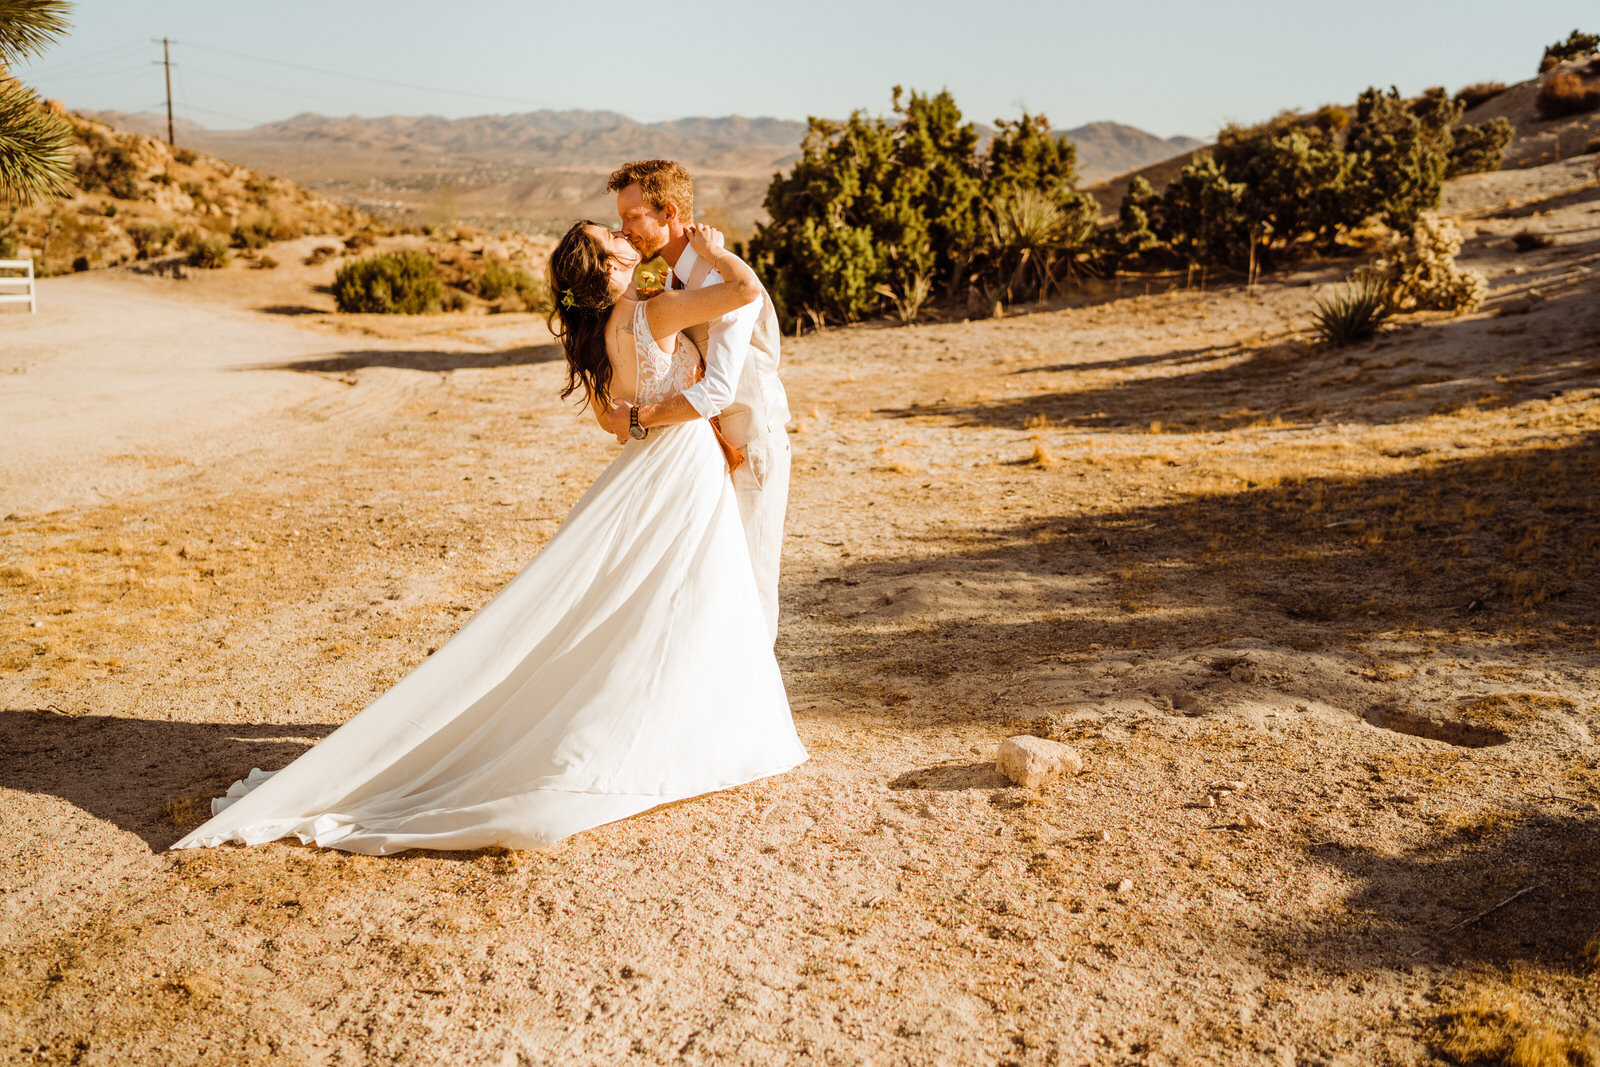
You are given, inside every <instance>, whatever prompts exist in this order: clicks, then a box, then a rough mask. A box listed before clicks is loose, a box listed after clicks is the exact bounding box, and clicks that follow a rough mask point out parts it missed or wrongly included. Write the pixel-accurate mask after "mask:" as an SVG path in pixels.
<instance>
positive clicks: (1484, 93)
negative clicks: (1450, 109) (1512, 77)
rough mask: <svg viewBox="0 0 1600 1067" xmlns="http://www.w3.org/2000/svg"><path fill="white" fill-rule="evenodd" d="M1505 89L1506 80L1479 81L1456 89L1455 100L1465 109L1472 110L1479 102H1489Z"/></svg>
mask: <svg viewBox="0 0 1600 1067" xmlns="http://www.w3.org/2000/svg"><path fill="white" fill-rule="evenodd" d="M1505 91H1506V83H1505V82H1477V83H1475V84H1473V85H1468V86H1464V87H1463V88H1461V89H1458V90H1456V96H1455V100H1456V103H1458V104H1460V105H1461V107H1462V109H1463V110H1465V111H1471V110H1472V109H1473V108H1475V107H1477V106H1478V105H1479V104H1485V103H1488V102H1489V101H1490V100H1493V99H1494V98H1495V97H1497V96H1499V95H1500V94H1501V93H1503V92H1505Z"/></svg>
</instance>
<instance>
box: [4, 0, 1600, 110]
mask: <svg viewBox="0 0 1600 1067" xmlns="http://www.w3.org/2000/svg"><path fill="white" fill-rule="evenodd" d="M1425 7H1426V8H1430V9H1432V10H1424V8H1425ZM1505 10H1506V9H1505V7H1504V5H1503V4H1499V5H1495V6H1491V5H1490V4H1488V3H1484V2H1467V3H1462V4H1458V5H1456V6H1455V7H1454V8H1453V9H1452V15H1451V17H1450V18H1448V19H1444V18H1441V17H1440V16H1439V15H1438V14H1437V9H1436V7H1435V6H1434V5H1421V4H1416V3H1411V4H1407V3H1403V2H1402V3H1399V4H1396V3H1393V2H1389V3H1380V2H1378V0H1356V2H1354V3H1352V4H1351V5H1347V6H1346V7H1345V8H1342V9H1341V10H1340V12H1339V17H1338V18H1336V19H1331V20H1330V19H1329V18H1328V17H1327V15H1326V13H1325V11H1323V10H1316V11H1306V12H1298V11H1293V10H1286V9H1285V7H1284V5H1281V4H1270V3H1266V2H1264V0H1224V2H1222V3H1220V4H1217V5H1210V6H1207V7H1206V8H1204V9H1200V8H1197V7H1194V6H1192V5H1186V4H1182V3H1179V2H1178V0H1153V2H1152V3H1151V4H1147V5H1143V6H1141V7H1140V8H1138V9H1122V8H1115V9H1114V8H1112V7H1110V6H1108V5H1093V6H1092V5H1062V4H1059V3H1055V4H1051V3H1046V2H1043V0H991V3H989V4H988V5H986V6H985V8H984V11H983V14H982V17H977V16H975V15H974V14H973V13H972V11H971V9H970V7H969V6H967V5H960V4H955V3H950V2H948V0H924V2H922V3H918V4H916V5H910V4H904V5H896V4H889V5H879V6H874V7H870V8H868V7H864V6H862V5H859V4H852V3H846V2H844V0H814V2H813V3H812V4H811V5H810V6H809V7H808V8H807V9H806V10H805V11H804V13H803V14H804V15H805V17H804V18H797V17H796V14H797V13H796V11H795V10H794V9H792V8H784V9H777V10H774V9H760V10H752V11H741V12H739V13H738V15H737V16H736V17H733V18H730V17H728V16H727V15H726V13H725V12H724V11H723V10H722V9H721V8H720V7H719V6H717V5H712V4H709V3H705V2H703V0H686V2H684V3H681V4H679V5H677V6H676V8H675V9H674V11H673V13H672V20H673V22H674V23H675V24H676V26H677V27H679V28H680V31H679V32H673V31H672V30H656V29H653V28H651V27H641V26H640V25H638V21H639V20H637V19H635V20H634V22H632V23H630V22H628V21H627V20H626V19H620V18H618V19H606V20H596V18H595V16H594V14H593V9H592V8H589V9H583V10H579V9H578V8H576V7H567V8H544V7H543V6H542V5H541V6H540V7H538V8H535V7H533V6H531V5H526V4H519V3H515V2H512V0H475V2H474V3H473V4H472V5H471V6H470V7H469V8H467V9H465V10H463V11H460V12H456V13H452V14H451V15H449V16H441V14H440V11H439V8H438V7H437V5H425V4H422V3H419V2H417V0H392V2H388V3H385V4H383V5H381V6H380V5H378V4H376V3H374V2H371V0H366V2H362V0H346V2H345V3H342V4H339V5H327V4H320V5H313V4H309V3H306V2H305V0H285V2H284V3H282V4H279V5H278V6H277V7H275V8H274V9H273V15H272V17H271V18H267V19H264V18H262V17H261V16H260V15H259V14H258V13H257V12H256V11H255V10H253V9H251V10H242V9H237V8H229V7H222V6H220V5H211V4H200V3H196V2H194V0H163V2H160V3H158V2H156V0H136V2H131V3H112V2H111V0H78V2H77V3H76V4H75V5H74V12H73V16H72V18H73V22H74V27H73V30H72V31H71V33H70V34H69V35H68V36H67V38H66V39H65V40H64V41H63V42H62V44H60V45H59V46H57V47H55V48H52V49H50V50H48V51H46V52H45V53H44V54H43V55H42V56H40V57H37V58H36V59H35V60H34V62H32V63H24V64H19V65H18V66H17V67H16V68H15V70H14V73H15V74H16V75H17V76H18V77H20V78H21V79H22V80H23V81H24V83H26V84H28V85H30V86H32V87H34V88H36V89H38V90H39V91H40V92H41V93H42V94H43V95H45V96H47V97H51V98H55V99H59V100H61V101H62V102H63V103H64V104H65V105H66V106H67V107H69V108H72V109H74V110H115V111H124V112H129V113H135V114H137V113H141V112H150V113H154V114H161V115H164V114H165V102H164V101H165V90H164V87H163V83H162V70H161V66H160V64H159V62H158V61H159V59H160V56H161V45H160V44H159V43H157V42H153V41H152V40H151V38H153V37H157V38H158V37H160V36H162V35H163V34H165V35H166V36H168V37H171V38H174V39H175V43H174V45H173V46H172V57H173V60H174V63H175V66H174V69H173V87H172V88H173V98H174V111H175V113H176V115H177V116H178V117H180V118H183V119H186V120H189V121H192V122H197V123H199V124H200V125H202V126H204V127H206V128H207V129H210V130H215V131H225V130H230V129H248V128H250V127H253V126H258V125H262V124H265V123H269V122H278V121H284V120H286V119H289V118H293V117H294V116H296V115H298V114H303V113H307V112H312V113H316V114H319V115H323V116H326V117H330V118H339V117H348V116H356V117H360V118H367V119H372V118H383V117H389V116H397V117H407V118H418V117H426V116H436V117H438V118H442V119H460V118H470V117H477V116H481V115H508V114H521V113H527V112H531V111H539V110H555V111H566V110H581V111H615V112H618V113H620V114H623V115H625V116H627V117H629V118H631V119H634V120H636V121H640V122H647V123H648V122H659V121H664V120H676V119H683V118H711V117H724V116H729V115H738V116H741V117H745V118H751V119H760V118H776V119H781V120H790V121H804V120H805V119H806V118H807V116H809V115H825V116H829V117H834V118H843V117H845V116H847V115H848V114H849V113H850V112H851V111H853V110H856V109H860V110H864V111H866V112H867V113H869V114H883V113H885V112H887V111H888V110H889V94H890V88H891V87H892V86H893V85H895V84H900V85H903V86H905V87H906V88H907V89H917V90H919V91H923V92H936V91H938V90H939V89H949V90H950V91H951V93H952V94H953V95H954V97H955V100H956V103H957V104H958V105H959V106H960V108H961V110H962V113H963V115H964V116H965V117H966V118H968V119H972V120H974V121H978V122H983V123H992V122H993V121H994V120H995V119H996V118H1011V117H1015V116H1016V115H1017V114H1019V113H1020V112H1021V111H1023V110H1024V109H1026V110H1028V111H1030V112H1032V113H1035V114H1038V113H1042V114H1045V115H1048V116H1049V118H1050V120H1051V123H1052V125H1054V126H1055V127H1056V128H1058V129H1070V128H1074V127H1078V126H1083V125H1087V124H1089V123H1091V122H1097V121H1104V122H1115V123H1119V124H1123V125H1128V126H1133V127H1136V128H1138V129H1141V130H1145V131H1148V132H1150V133H1153V134H1156V135H1157V136H1160V137H1163V138H1172V137H1179V136H1185V137H1198V138H1202V139H1209V138H1210V137H1211V135H1213V134H1214V133H1215V131H1216V130H1217V129H1218V128H1220V126H1222V125H1223V124H1225V123H1227V122H1232V121H1238V122H1252V121H1258V120H1260V119H1263V118H1267V117H1269V116H1271V115H1272V114H1275V113H1277V112H1278V111H1281V110H1283V109H1286V108H1288V109H1302V108H1312V107H1316V106H1318V105H1320V104H1323V103H1349V102H1352V101H1353V100H1354V99H1355V97H1356V95H1357V94H1358V93H1359V92H1360V91H1361V90H1362V89H1364V88H1366V87H1367V86H1368V85H1379V86H1389V85H1391V84H1392V85H1396V86H1398V87H1399V88H1400V89H1401V91H1403V92H1406V93H1408V94H1411V93H1416V92H1420V91H1421V90H1422V89H1424V88H1426V87H1428V86H1431V85H1443V86H1445V87H1446V88H1447V89H1449V90H1451V91H1454V90H1455V89H1458V88H1460V87H1461V86H1462V85H1465V84H1468V83H1471V82H1478V81H1488V80H1498V81H1506V82H1515V81H1521V80H1523V79H1525V78H1528V77H1531V76H1533V74H1534V73H1535V71H1536V69H1537V66H1538V61H1539V56H1540V53H1541V52H1542V50H1543V48H1544V46H1545V45H1547V44H1549V43H1551V42H1552V41H1555V40H1559V39H1562V38H1565V36H1566V35H1567V33H1568V32H1569V31H1570V30H1572V29H1573V28H1574V27H1578V28H1582V29H1585V30H1587V31H1590V32H1594V31H1596V30H1600V24H1597V16H1596V14H1595V12H1594V10H1593V5H1592V3H1589V2H1584V3H1579V2H1574V0H1529V2H1527V3H1524V4H1523V5H1521V6H1520V7H1519V9H1518V11H1517V16H1516V18H1515V19H1514V20H1512V21H1511V22H1510V23H1509V24H1507V20H1506V19H1505ZM413 27H415V29H413ZM1152 27H1154V28H1153V29H1152ZM1489 30H1492V31H1493V32H1487V31H1489ZM1308 40H1311V41H1314V44H1308V43H1307V42H1308Z"/></svg>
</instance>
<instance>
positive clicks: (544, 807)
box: [172, 302, 807, 855]
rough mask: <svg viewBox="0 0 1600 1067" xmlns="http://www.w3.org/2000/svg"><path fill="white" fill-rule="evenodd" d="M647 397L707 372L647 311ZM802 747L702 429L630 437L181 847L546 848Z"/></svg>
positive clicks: (790, 756)
mask: <svg viewBox="0 0 1600 1067" xmlns="http://www.w3.org/2000/svg"><path fill="white" fill-rule="evenodd" d="M633 322H634V340H635V348H636V356H637V358H638V365H639V390H638V394H637V397H636V399H637V401H638V402H639V403H645V404H649V403H658V402H660V401H661V400H664V399H666V398H667V397H668V396H671V395H672V394H673V393H676V392H679V391H681V390H682V389H683V388H684V387H686V386H687V385H688V384H689V383H690V382H692V381H693V378H694V375H695V371H696V368H697V365H698V354H697V353H696V352H695V350H694V348H693V346H692V345H689V344H686V343H680V344H679V346H678V351H677V353H675V354H674V355H667V354H666V353H664V352H662V351H661V349H660V348H659V347H658V346H657V345H656V343H655V341H654V339H653V338H652V337H651V336H650V328H649V323H648V320H647V318H646V316H645V314H644V304H643V303H642V302H641V303H640V304H639V305H638V307H637V308H636V309H635V313H634V318H633ZM806 758H807V756H806V751H805V748H804V746H803V745H802V744H801V743H800V739H799V737H798V736H797V735H796V734H795V730H794V722H793V720H792V719H791V717H790V713H789V704H788V699H787V697H786V696H785V694H784V689H783V679H782V677H781V676H780V674H779V671H778V664H777V661H776V660H775V659H774V658H773V654H772V645H771V640H770V635H769V634H768V631H767V626H766V622H765V618H764V616H763V613H762V607H761V600H760V597H759V596H758V594H757V592H756V584H755V578H754V576H753V574H752V572H751V568H750V556H749V552H748V551H747V549H746V547H745V541H744V532H743V529H742V527H741V526H740V523H739V509H738V504H737V502H736V501H735V498H734V490H733V486H732V483H731V482H730V480H729V477H728V472H727V467H726V465H725V463H724V460H723V457H722V453H721V451H720V450H719V449H718V447H717V442H716V439H715V437H714V436H713V434H712V431H711V427H710V425H709V424H708V423H706V422H705V421H704V420H699V421H696V422H691V423H685V424H682V425H678V426H672V427H665V428H662V429H657V430H652V431H651V432H650V436H649V437H648V438H646V439H645V440H644V441H630V442H629V443H628V444H627V445H626V446H624V447H623V449H622V452H621V454H620V455H619V456H618V457H617V459H616V460H615V461H614V462H613V463H612V464H611V466H609V467H607V468H606V470H605V472H604V473H602V474H601V475H600V477H599V479H597V480H596V481H595V483H594V485H592V486H590V488H589V491H588V492H586V493H585V494H584V495H583V498H582V499H581V500H579V501H578V503H577V505H576V506H575V507H574V508H573V509H572V512H571V514H569V515H568V516H567V518H566V521H565V522H563V523H562V525H561V528H560V529H559V530H557V531H556V534H555V536H553V537H552V538H551V539H550V541H549V543H548V544H547V545H545V547H544V550H543V551H542V552H540V553H539V555H538V556H537V557H535V558H534V560H533V561H532V562H531V563H529V564H528V565H527V566H526V567H524V568H523V569H522V571H521V572H520V573H519V574H517V576H516V577H515V578H513V579H512V580H511V582H510V583H509V584H508V585H507V586H506V587H505V588H504V589H502V590H501V591H500V592H499V593H497V594H496V595H495V597H494V599H492V600H490V601H489V603H487V604H486V605H484V607H483V608H482V609H481V610H480V611H478V613H477V614H475V615H474V616H473V617H472V618H471V619H470V620H468V622H467V623H466V625H465V626H463V627H462V628H461V630H460V632H458V633H457V634H456V635H455V636H454V637H453V638H451V639H450V641H449V642H447V643H446V644H444V645H443V646H441V647H440V648H439V649H438V651H436V652H434V653H433V655H431V656H430V657H428V659H426V660H424V661H423V662H422V663H421V664H420V665H418V666H417V668H416V669H415V670H413V671H412V672H411V673H410V674H408V675H406V676H405V677H404V678H402V679H401V680H400V681H399V682H397V683H395V685H394V686H393V687H392V688H391V689H389V690H388V691H387V692H385V693H384V694H382V695H381V696H379V697H378V698H377V699H376V700H375V701H373V702H372V704H370V705H369V706H368V707H367V708H366V709H365V710H364V711H362V712H361V713H360V714H358V715H357V716H355V717H354V718H353V719H351V720H350V721H349V722H347V723H345V724H344V725H343V726H341V727H340V728H339V729H337V730H335V731H334V732H333V733H332V734H329V735H328V736H327V737H326V738H324V739H323V740H322V741H321V742H320V743H319V744H318V745H316V746H315V747H314V748H312V749H310V750H309V751H307V752H306V753H304V754H303V755H301V756H300V758H299V759H297V760H295V761H294V762H293V763H291V764H289V765H288V766H287V767H285V768H283V769H282V770H280V771H277V772H272V773H267V772H263V771H261V770H259V769H257V770H253V771H251V772H250V776H249V777H248V778H246V779H243V780H242V781H238V782H235V783H234V784H233V786H232V787H231V788H230V789H229V790H228V794H227V796H226V797H221V798H218V799H217V800H214V801H212V812H213V814H212V818H211V819H210V821H208V822H206V823H205V824H204V825H202V826H201V827H200V828H199V829H197V830H195V831H194V832H193V833H191V834H189V835H188V836H186V837H184V838H183V839H182V840H180V841H178V842H177V843H176V844H175V845H173V846H172V847H173V848H195V847H201V846H211V845H220V844H223V843H224V842H229V841H237V842H240V843H243V844H247V845H253V844H259V843H261V842H264V841H272V840H275V839H277V838H281V837H287V836H291V835H293V836H295V837H298V838H299V839H300V840H301V841H302V842H314V843H316V844H318V845H323V846H328V847H332V848H338V849H344V850H346V851H349V852H363V853H367V854H370V855H386V854H389V853H393V852H400V851H403V850H405V849H410V848H436V849H475V848H483V847H486V846H490V845H502V846H505V847H507V848H538V847H541V846H544V845H549V844H552V843H553V842H556V841H559V840H560V839H562V838H563V837H566V836H568V835H569V834H573V833H576V832H577V831H580V830H584V829H587V828H589V827H593V826H598V825H600V824H602V823H607V822H612V821H614V820H616V819H622V818H626V817H627V816H630V815H635V814H637V813H639V812H642V811H645V810H646V809H648V808H652V807H655V806H656V805H658V804H664V803H667V802H669V801H674V800H679V799H682V798H685V797H692V796H696V795H698V794H701V793H707V792H711V791H713V790H718V789H725V788H728V787H730V786H735V785H740V784H742V783H745V782H749V781H752V780H754V779H757V778H761V777H764V776H766V775H771V774H777V773H779V772H782V771H786V770H788V769H790V768H792V767H794V766H796V765H797V764H799V763H801V762H803V761H804V760H805V759H806Z"/></svg>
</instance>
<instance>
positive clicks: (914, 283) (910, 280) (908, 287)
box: [876, 270, 933, 326]
mask: <svg viewBox="0 0 1600 1067" xmlns="http://www.w3.org/2000/svg"><path fill="white" fill-rule="evenodd" d="M876 291H877V293H878V295H880V296H885V297H888V298H889V302H890V303H891V304H893V305H894V312H895V314H896V315H897V316H899V318H900V325H902V326H910V325H911V324H912V323H913V322H916V321H917V318H918V317H919V316H920V315H921V314H922V309H923V307H924V306H926V305H927V303H928V300H929V299H930V298H931V297H932V296H933V272H932V271H928V270H921V271H910V272H908V273H907V276H906V278H905V280H904V281H902V282H901V283H900V288H899V289H898V290H897V289H895V288H893V287H892V286H888V285H880V286H878V288H877V290H876Z"/></svg>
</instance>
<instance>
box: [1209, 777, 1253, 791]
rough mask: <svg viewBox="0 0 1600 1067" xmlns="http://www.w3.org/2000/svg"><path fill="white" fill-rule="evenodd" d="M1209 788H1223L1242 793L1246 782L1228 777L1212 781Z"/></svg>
mask: <svg viewBox="0 0 1600 1067" xmlns="http://www.w3.org/2000/svg"><path fill="white" fill-rule="evenodd" d="M1210 788H1211V791H1212V792H1219V791H1223V790H1225V791H1227V792H1229V793H1243V792H1244V791H1245V788H1246V783H1245V782H1243V781H1241V780H1239V779H1237V778H1229V779H1225V780H1223V781H1220V782H1212V783H1211V787H1210Z"/></svg>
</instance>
